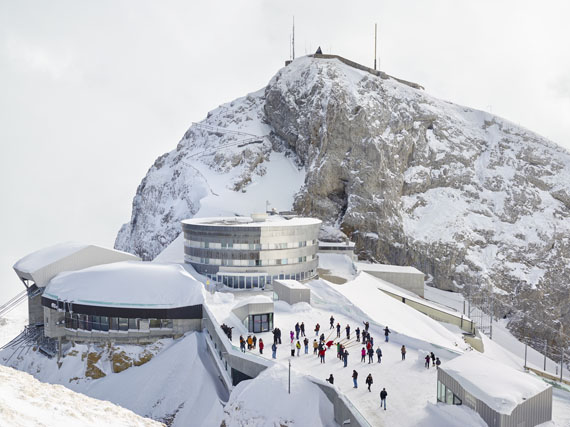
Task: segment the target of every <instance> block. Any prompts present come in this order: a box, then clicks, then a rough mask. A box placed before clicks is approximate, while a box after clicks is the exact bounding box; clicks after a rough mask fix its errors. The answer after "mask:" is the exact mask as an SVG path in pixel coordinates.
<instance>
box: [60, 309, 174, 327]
mask: <svg viewBox="0 0 570 427" xmlns="http://www.w3.org/2000/svg"><path fill="white" fill-rule="evenodd" d="M65 327H66V328H67V329H82V330H84V331H103V332H108V331H149V330H150V329H172V319H133V318H126V317H107V316H91V315H87V314H76V313H73V314H71V313H69V312H66V313H65Z"/></svg>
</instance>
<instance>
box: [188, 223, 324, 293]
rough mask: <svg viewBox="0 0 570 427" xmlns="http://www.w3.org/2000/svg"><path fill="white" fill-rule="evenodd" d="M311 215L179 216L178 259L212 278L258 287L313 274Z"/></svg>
mask: <svg viewBox="0 0 570 427" xmlns="http://www.w3.org/2000/svg"><path fill="white" fill-rule="evenodd" d="M320 227H321V220H319V219H315V218H301V217H293V218H291V219H286V218H283V217H280V216H269V217H267V216H266V215H252V217H228V218H224V217H221V218H193V219H188V220H185V221H182V230H183V232H184V261H185V262H186V263H189V264H191V265H192V267H194V269H195V270H196V271H197V272H198V273H200V274H203V275H205V276H208V277H209V278H210V279H212V280H216V281H217V282H219V283H223V284H224V285H225V286H228V287H230V288H236V289H252V288H263V287H265V285H266V284H268V283H271V282H272V281H273V280H277V279H294V280H307V279H310V278H312V277H314V276H316V274H317V265H318V258H317V251H318V248H319V245H318V234H319V229H320Z"/></svg>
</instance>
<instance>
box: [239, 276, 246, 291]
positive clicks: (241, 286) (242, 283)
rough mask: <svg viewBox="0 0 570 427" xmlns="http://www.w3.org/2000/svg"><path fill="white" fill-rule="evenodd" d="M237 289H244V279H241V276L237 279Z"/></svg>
mask: <svg viewBox="0 0 570 427" xmlns="http://www.w3.org/2000/svg"><path fill="white" fill-rule="evenodd" d="M239 288H240V289H243V288H245V277H243V276H240V277H239Z"/></svg>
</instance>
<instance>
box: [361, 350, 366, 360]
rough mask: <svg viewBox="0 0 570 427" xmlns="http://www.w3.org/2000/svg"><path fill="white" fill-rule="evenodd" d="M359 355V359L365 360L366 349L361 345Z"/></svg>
mask: <svg viewBox="0 0 570 427" xmlns="http://www.w3.org/2000/svg"><path fill="white" fill-rule="evenodd" d="M360 356H361V357H360V361H361V362H366V349H365V348H364V347H362V350H361V351H360Z"/></svg>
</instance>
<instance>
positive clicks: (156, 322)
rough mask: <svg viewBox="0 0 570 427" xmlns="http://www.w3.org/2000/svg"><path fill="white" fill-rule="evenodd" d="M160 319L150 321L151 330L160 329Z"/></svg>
mask: <svg viewBox="0 0 570 427" xmlns="http://www.w3.org/2000/svg"><path fill="white" fill-rule="evenodd" d="M160 323H161V322H160V319H150V328H151V329H160Z"/></svg>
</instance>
